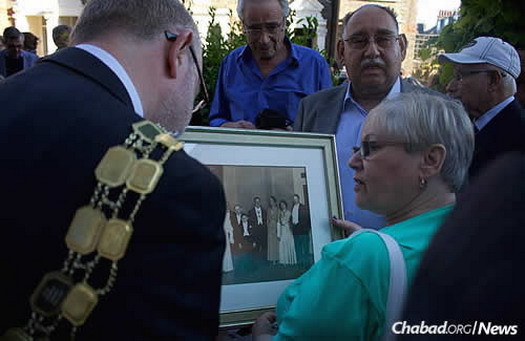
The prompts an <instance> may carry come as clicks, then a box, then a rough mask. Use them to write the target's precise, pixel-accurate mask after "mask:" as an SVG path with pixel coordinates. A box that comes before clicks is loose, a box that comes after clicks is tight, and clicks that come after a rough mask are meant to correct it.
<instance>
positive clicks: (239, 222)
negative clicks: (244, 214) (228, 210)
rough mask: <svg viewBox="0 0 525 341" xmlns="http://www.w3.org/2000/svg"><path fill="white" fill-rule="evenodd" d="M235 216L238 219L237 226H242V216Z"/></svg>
mask: <svg viewBox="0 0 525 341" xmlns="http://www.w3.org/2000/svg"><path fill="white" fill-rule="evenodd" d="M235 216H236V217H237V224H238V225H241V221H242V220H241V215H240V214H237V213H235Z"/></svg>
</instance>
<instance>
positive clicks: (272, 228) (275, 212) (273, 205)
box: [266, 196, 279, 264]
mask: <svg viewBox="0 0 525 341" xmlns="http://www.w3.org/2000/svg"><path fill="white" fill-rule="evenodd" d="M266 217H267V221H266V229H267V230H268V261H270V262H272V264H275V263H277V262H278V261H279V240H278V239H277V221H278V219H279V207H278V206H277V199H275V197H274V196H271V197H270V204H269V207H268V214H267V215H266Z"/></svg>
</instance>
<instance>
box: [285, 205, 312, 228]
mask: <svg viewBox="0 0 525 341" xmlns="http://www.w3.org/2000/svg"><path fill="white" fill-rule="evenodd" d="M290 212H293V205H292V207H291V209H290ZM292 220H293V218H292ZM310 230H311V227H310V213H309V212H308V207H306V205H303V204H299V223H298V224H294V223H293V222H292V233H293V234H294V235H303V234H309V233H310Z"/></svg>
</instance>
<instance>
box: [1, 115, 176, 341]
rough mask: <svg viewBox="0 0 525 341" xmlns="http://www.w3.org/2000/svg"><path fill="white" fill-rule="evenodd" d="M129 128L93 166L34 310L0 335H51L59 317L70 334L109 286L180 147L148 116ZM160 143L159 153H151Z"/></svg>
mask: <svg viewBox="0 0 525 341" xmlns="http://www.w3.org/2000/svg"><path fill="white" fill-rule="evenodd" d="M132 128H133V131H132V132H131V134H130V135H129V136H128V137H127V138H126V140H125V141H124V144H123V145H118V146H114V147H111V148H109V149H108V150H107V152H106V154H105V155H104V157H103V158H102V160H101V161H100V163H99V164H98V166H97V168H96V169H95V177H96V179H97V184H96V187H95V190H94V193H93V196H92V197H91V200H90V202H89V204H88V205H85V206H82V207H80V208H79V209H78V210H77V211H76V213H75V215H74V217H73V220H72V222H71V225H70V226H69V229H68V231H67V234H66V238H65V242H66V245H67V247H68V249H69V253H68V256H67V258H66V260H65V261H64V265H63V267H62V269H61V270H59V271H52V272H48V273H47V274H45V275H44V277H43V279H42V280H41V282H40V283H39V284H38V286H37V287H36V289H35V290H34V292H33V294H32V295H31V298H30V300H29V301H30V306H31V311H32V312H31V317H30V318H29V321H28V322H27V324H26V326H25V327H19V328H11V329H9V330H8V331H7V332H6V333H5V334H4V335H3V336H2V337H0V339H1V340H2V341H3V340H17V341H30V340H49V338H50V335H51V334H52V333H53V331H55V330H56V328H57V327H58V325H59V323H60V322H61V321H62V320H63V319H66V320H67V321H69V323H70V324H71V339H74V338H75V334H76V332H77V330H78V328H79V327H80V326H82V325H83V324H84V323H85V322H86V320H87V318H88V317H89V315H90V314H91V312H92V311H93V308H95V306H96V305H97V303H98V299H99V297H101V296H104V295H106V294H108V293H109V292H110V291H111V289H112V287H113V285H114V283H115V279H116V276H117V271H118V266H117V264H118V261H119V260H120V259H122V257H124V255H125V253H126V249H127V246H128V244H129V241H130V238H131V235H132V234H133V226H132V224H133V221H134V219H135V216H136V215H137V213H138V211H139V209H140V207H141V204H142V203H143V201H144V200H145V199H146V196H147V195H148V194H149V193H151V192H152V191H153V190H154V189H155V187H156V185H157V183H158V181H159V179H160V177H161V176H162V173H163V164H164V163H165V162H166V161H167V160H168V158H169V157H170V155H171V154H172V153H173V152H176V151H179V150H180V149H182V147H183V144H182V142H179V141H178V140H177V139H175V138H174V137H173V136H172V135H171V134H170V133H168V132H166V131H165V130H164V129H163V128H161V127H159V126H158V125H155V124H153V123H152V122H150V121H141V122H138V123H135V124H133V125H132ZM158 148H160V153H156V154H155V153H154V151H155V150H156V149H158ZM153 154H155V155H156V156H157V157H158V160H154V155H153ZM130 192H132V193H134V195H131V193H130ZM124 207H126V208H129V209H128V210H127V211H126V210H125V209H123V208H124ZM103 262H105V263H107V269H104V275H105V276H104V277H106V282H105V283H102V285H100V286H99V287H97V288H95V285H94V284H93V283H90V279H92V274H93V273H94V271H95V270H97V271H99V270H100V268H101V267H102V266H101V263H103ZM97 265H98V267H97ZM100 271H102V270H100Z"/></svg>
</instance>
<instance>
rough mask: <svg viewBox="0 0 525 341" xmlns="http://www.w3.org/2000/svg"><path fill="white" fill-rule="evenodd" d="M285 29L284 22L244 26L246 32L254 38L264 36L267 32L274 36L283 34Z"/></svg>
mask: <svg viewBox="0 0 525 341" xmlns="http://www.w3.org/2000/svg"><path fill="white" fill-rule="evenodd" d="M283 29H284V25H283V22H280V23H276V22H273V23H266V24H261V25H244V31H245V32H246V33H247V34H249V35H251V36H252V37H258V36H260V35H262V33H263V32H267V33H268V34H270V35H274V34H277V33H279V32H281V31H282V30H283Z"/></svg>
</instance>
